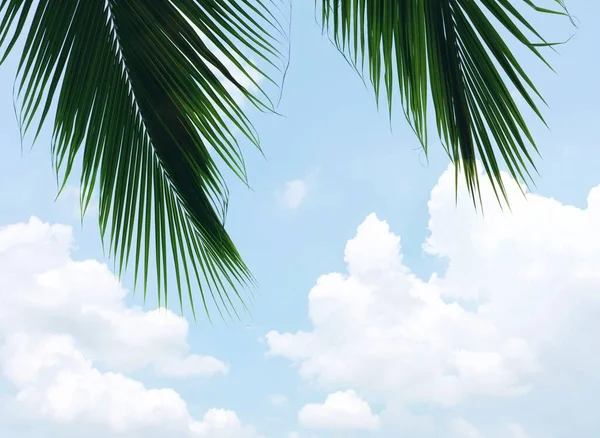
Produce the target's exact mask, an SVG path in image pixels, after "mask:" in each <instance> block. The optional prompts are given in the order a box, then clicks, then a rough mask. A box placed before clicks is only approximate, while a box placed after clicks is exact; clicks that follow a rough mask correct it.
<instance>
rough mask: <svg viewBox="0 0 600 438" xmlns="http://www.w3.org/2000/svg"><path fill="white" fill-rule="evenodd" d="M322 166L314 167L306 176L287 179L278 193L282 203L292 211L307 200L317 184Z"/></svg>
mask: <svg viewBox="0 0 600 438" xmlns="http://www.w3.org/2000/svg"><path fill="white" fill-rule="evenodd" d="M319 172H320V167H319V166H316V167H314V168H313V169H312V170H311V171H310V172H309V173H308V174H307V175H306V176H305V177H303V178H298V179H294V180H291V181H287V182H286V183H285V184H284V186H283V188H282V189H279V190H277V192H276V195H277V197H278V198H279V201H280V202H281V204H282V205H283V206H284V207H285V208H287V209H288V210H291V211H296V210H298V208H300V206H301V205H302V203H303V202H304V201H305V200H306V198H307V197H308V195H309V194H310V192H311V191H312V190H313V188H314V186H315V184H316V178H317V175H318V173H319Z"/></svg>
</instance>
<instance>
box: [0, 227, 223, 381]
mask: <svg viewBox="0 0 600 438" xmlns="http://www.w3.org/2000/svg"><path fill="white" fill-rule="evenodd" d="M72 244H73V242H72V232H71V228H69V227H66V226H63V225H50V224H47V223H43V222H41V221H40V220H39V219H36V218H32V219H31V220H30V221H29V222H28V223H21V224H15V225H9V226H6V227H4V228H2V229H0V278H2V279H3V285H2V288H1V289H0V300H1V302H2V305H1V306H0V333H3V334H5V335H10V334H13V333H18V332H25V333H31V334H35V335H41V334H46V333H58V334H65V335H68V336H70V337H71V338H72V339H73V342H74V343H75V345H76V346H77V348H78V349H80V350H81V351H83V352H84V354H85V355H86V357H89V358H90V359H91V360H94V361H97V362H99V363H101V364H104V365H106V366H109V367H114V368H118V369H121V370H125V371H132V370H136V369H140V368H144V367H148V366H150V367H152V368H153V369H154V370H155V371H156V372H158V373H161V374H164V375H168V376H176V377H185V376H193V375H197V376H210V375H213V374H217V373H225V372H226V371H227V365H226V364H225V363H223V362H221V361H220V360H218V359H216V358H214V357H212V356H201V355H197V354H191V353H190V352H189V345H188V342H187V336H188V332H189V325H188V323H187V322H186V321H185V320H184V319H182V318H180V317H179V316H177V315H175V314H174V313H172V312H170V311H165V310H154V311H143V310H142V309H140V308H136V307H128V306H126V305H125V304H124V302H123V299H124V298H125V295H126V293H127V291H126V290H125V289H124V288H123V287H122V286H121V285H120V283H119V282H118V281H117V279H116V278H115V276H114V275H113V274H112V273H111V272H110V271H109V269H108V267H107V266H106V265H104V264H102V263H99V262H97V261H95V260H85V261H75V260H72V259H71V258H70V254H69V253H70V249H71V246H72ZM132 352H135V354H132Z"/></svg>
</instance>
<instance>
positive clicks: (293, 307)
mask: <svg viewBox="0 0 600 438" xmlns="http://www.w3.org/2000/svg"><path fill="white" fill-rule="evenodd" d="M548 3H551V2H548ZM568 6H569V9H570V12H571V13H572V15H573V16H574V17H575V18H576V19H577V21H578V22H579V24H580V26H579V29H578V30H577V31H576V35H575V37H574V38H573V39H572V40H571V41H570V42H569V43H568V44H567V45H565V46H562V47H559V48H558V52H559V53H558V54H555V53H551V52H548V59H549V60H550V61H551V63H552V65H553V67H554V68H555V70H556V72H557V73H556V74H554V73H552V72H551V71H549V70H548V69H545V68H544V67H543V66H542V65H541V63H539V62H537V61H535V60H534V59H532V58H531V57H525V58H524V59H526V60H527V61H526V62H525V67H527V71H529V72H531V75H532V78H533V79H534V81H535V83H536V84H538V86H539V88H540V90H541V91H542V92H543V94H544V96H545V97H546V100H547V102H548V104H549V108H548V109H545V111H544V113H545V115H546V117H547V121H548V124H549V125H550V128H551V129H550V130H547V129H546V128H544V127H543V126H542V125H541V123H539V122H538V121H536V120H535V119H534V118H533V117H529V120H531V123H532V125H531V129H532V131H533V132H534V135H535V138H536V139H537V141H538V144H539V146H540V150H541V153H542V156H543V158H542V159H539V160H538V164H539V171H540V176H539V177H537V178H536V182H537V188H534V189H533V191H534V192H535V193H539V194H541V195H543V196H546V197H551V198H555V199H557V200H559V201H560V202H561V203H567V204H573V205H575V206H577V207H585V202H586V197H587V195H588V193H589V191H590V189H591V188H592V187H594V186H596V185H598V184H600V152H599V150H598V145H600V134H599V133H598V129H597V127H598V124H599V123H600V109H599V105H598V102H599V100H600V86H599V85H598V80H597V78H598V77H600V61H599V59H600V58H599V55H598V49H597V45H598V41H600V30H599V28H598V26H597V23H596V20H595V18H596V17H598V16H600V5H599V4H598V2H594V1H585V0H568ZM540 28H541V30H542V31H543V34H544V35H547V36H548V38H549V39H554V40H564V39H566V38H567V37H568V36H569V35H570V34H571V33H572V32H573V31H574V29H572V28H570V27H569V25H568V23H566V22H565V21H564V20H563V21H560V20H554V19H552V18H550V19H545V20H543V21H541V22H540ZM291 43H292V52H291V53H292V55H291V56H292V57H291V65H290V69H289V73H288V76H287V82H286V85H285V92H284V95H283V100H282V102H281V105H280V108H279V111H280V112H281V113H282V114H284V115H285V118H281V117H277V116H272V115H261V114H258V115H254V116H253V121H254V123H255V126H256V128H257V129H258V131H259V133H260V135H261V140H262V145H263V148H264V152H265V155H266V157H267V159H266V160H265V159H263V157H262V156H261V155H260V154H259V153H257V152H255V151H253V150H251V149H250V148H247V151H246V159H247V164H248V171H249V175H250V183H251V185H252V188H253V191H248V190H246V189H245V188H244V187H243V186H242V185H241V184H239V183H236V182H233V184H232V185H231V186H230V188H231V189H232V199H231V206H230V212H229V216H228V226H229V230H230V232H231V234H232V236H233V237H234V241H235V242H236V243H237V245H238V248H239V249H240V251H241V252H242V254H243V255H244V256H245V259H246V261H247V263H248V264H249V266H250V267H251V268H252V270H253V272H254V274H255V276H256V277H257V279H258V281H259V283H260V289H259V293H258V295H257V299H256V302H255V304H254V307H253V308H252V320H248V324H249V325H251V327H244V325H243V324H235V323H233V324H229V325H228V326H226V325H225V324H224V323H222V322H220V321H218V320H217V321H216V322H215V323H214V324H213V325H209V324H208V323H206V322H205V321H204V319H203V318H200V320H199V322H198V323H196V324H194V323H192V326H191V335H190V339H191V346H192V350H194V351H197V352H198V353H202V354H210V355H213V356H215V357H217V358H219V359H221V360H223V361H225V362H227V363H228V364H229V365H230V371H229V374H228V375H226V376H216V377H213V378H210V379H205V378H193V377H192V378H189V379H183V380H181V381H172V380H168V379H164V378H162V379H161V378H158V377H156V376H153V375H151V374H150V373H138V374H135V376H137V377H139V378H140V379H143V380H144V382H145V383H146V385H147V386H151V387H153V386H157V387H160V386H168V387H173V388H174V389H176V390H177V391H178V392H179V393H180V394H181V396H182V397H183V398H184V399H185V400H186V401H187V402H188V404H189V407H190V410H191V412H192V414H194V415H196V416H198V417H201V416H202V415H203V413H204V412H205V411H206V410H208V409H210V408H212V407H223V408H227V409H232V410H235V411H236V412H237V414H238V416H239V417H240V418H241V419H242V421H243V422H244V423H247V424H251V425H253V426H254V427H255V428H256V429H257V430H258V431H259V432H260V433H261V434H263V435H264V436H266V437H272V438H274V437H286V436H288V434H289V433H290V432H291V431H293V430H297V431H300V432H302V428H301V426H300V425H298V420H297V412H298V410H299V409H300V408H301V407H302V406H304V405H305V404H306V403H312V402H315V403H316V402H319V403H321V402H322V401H323V400H324V398H325V396H326V395H327V392H326V391H324V390H322V389H320V388H318V387H315V386H314V385H311V384H310V383H307V382H306V381H304V380H303V379H302V378H300V377H299V375H298V372H297V370H296V369H295V368H294V367H292V366H291V365H290V362H289V361H288V360H286V359H283V358H278V357H275V358H268V357H266V356H265V354H266V352H267V346H266V344H265V342H264V341H262V342H261V341H260V339H261V338H262V337H263V336H264V335H265V334H266V333H267V332H268V331H270V330H277V331H279V332H282V333H284V332H295V331H297V330H301V329H304V330H309V329H310V327H311V326H310V323H309V321H308V319H307V302H308V301H307V294H308V292H309V291H310V289H311V288H312V287H313V285H314V284H315V281H316V279H317V278H318V277H319V276H320V275H322V274H326V273H329V272H344V271H345V266H344V261H343V250H344V246H345V244H346V242H347V241H348V240H349V239H350V238H352V237H353V236H354V235H355V233H356V228H357V226H358V225H359V224H361V223H362V222H363V220H364V219H365V217H366V216H367V215H368V214H370V213H372V212H375V213H376V214H377V216H378V217H379V218H380V219H385V220H386V221H387V222H388V223H389V224H390V227H391V230H392V231H393V232H395V233H397V234H400V235H401V236H402V246H403V253H404V256H405V258H404V261H405V263H406V264H407V265H408V266H409V267H410V268H411V269H412V270H413V271H414V272H415V273H416V274H418V275H419V276H421V277H422V278H424V279H425V278H427V276H428V275H429V274H430V273H431V272H433V271H434V270H438V271H440V272H443V266H444V265H443V263H442V262H441V261H439V260H437V259H435V258H434V257H432V256H426V255H423V253H422V251H421V245H422V243H423V242H424V240H425V238H426V237H427V235H428V230H427V221H428V218H429V214H428V211H427V201H428V199H429V197H430V192H431V190H432V188H433V186H434V185H435V184H436V182H437V180H438V178H439V177H440V175H441V173H442V172H443V171H444V170H445V169H446V167H447V165H448V161H447V157H446V156H445V155H444V154H443V153H442V150H441V148H440V147H439V146H438V143H437V141H436V137H435V136H431V145H430V146H431V149H430V150H431V152H430V156H429V161H428V162H426V160H425V159H424V157H423V154H422V153H421V152H420V151H419V149H418V147H419V144H418V142H417V140H416V138H415V137H414V136H413V134H412V132H411V131H410V129H409V127H408V126H407V125H406V124H405V123H404V121H403V119H402V117H401V116H400V114H397V115H396V117H395V120H394V123H393V131H394V132H393V134H392V133H391V132H390V127H389V123H388V119H387V115H386V114H385V113H380V114H378V112H377V111H376V107H375V102H374V98H373V96H372V92H371V90H365V88H364V87H363V85H362V83H361V81H360V79H359V78H358V77H357V75H356V73H355V72H353V71H352V70H351V69H350V68H349V67H348V65H347V64H346V63H345V61H344V60H343V59H342V58H341V57H340V56H339V54H338V53H337V51H336V50H335V49H334V48H333V47H332V45H331V44H330V43H329V42H328V41H327V39H326V38H324V37H323V36H322V35H321V33H320V29H319V27H318V26H317V24H316V23H315V21H314V5H313V2H310V1H308V2H300V1H297V2H294V11H293V31H292V37H291ZM14 71H15V60H14V58H13V59H10V60H9V61H8V62H7V63H6V65H4V66H2V68H1V70H0V120H2V141H1V145H2V146H1V147H2V148H3V155H2V156H3V160H2V161H1V162H0V205H1V207H0V225H1V226H3V225H8V224H13V223H17V222H23V221H26V220H28V218H29V217H30V216H32V215H35V216H37V217H39V218H40V219H42V220H43V221H48V222H51V223H63V224H71V225H73V227H74V233H75V239H76V244H77V248H76V250H75V252H74V255H73V257H74V258H76V259H84V258H94V259H99V260H102V252H101V246H100V242H99V237H98V231H97V226H96V223H95V222H94V220H93V218H88V219H87V220H86V221H85V223H84V226H83V228H81V227H80V225H79V222H78V218H77V215H76V213H75V212H74V208H76V205H75V203H74V202H73V200H72V199H71V200H69V199H67V198H65V199H63V200H60V201H59V202H57V203H55V202H54V196H55V194H56V186H55V182H54V176H53V173H52V168H51V162H50V152H49V142H48V137H47V136H46V137H45V138H44V137H43V136H42V138H41V139H40V140H39V141H38V143H37V144H36V145H35V147H34V148H33V150H32V151H31V152H30V151H29V150H28V144H27V143H26V144H25V150H24V154H23V156H22V157H21V152H20V147H19V137H18V130H17V125H16V122H15V119H14V114H13V108H12V83H13V78H14ZM309 175H312V176H311V184H310V188H309V192H308V195H307V196H306V199H305V200H304V201H303V202H302V204H301V205H300V206H299V208H298V209H297V211H290V210H288V209H286V208H284V207H283V206H282V204H281V202H279V200H278V196H277V193H278V191H281V190H283V188H284V186H285V183H286V182H288V181H290V180H295V179H305V178H307V177H308V176H309ZM125 285H126V286H127V287H130V286H131V279H130V278H129V277H126V278H125ZM0 287H2V286H1V284H0ZM173 297H175V296H173ZM128 299H129V300H131V302H135V303H138V304H141V295H137V296H135V297H133V298H128ZM152 301H153V300H150V302H149V303H152ZM148 307H151V306H150V304H148ZM597 346H600V343H599V344H597ZM580 383H582V382H580ZM593 385H596V386H595V387H596V388H598V389H600V386H599V385H598V382H597V381H596V382H591V383H590V386H593ZM584 386H587V385H584ZM5 388H8V387H7V386H5ZM578 388H579V389H581V390H579V389H578ZM270 394H283V395H285V396H286V397H287V398H288V399H289V402H288V403H287V404H285V405H283V406H274V405H273V404H272V403H270V402H269V395H270ZM596 394H597V393H596ZM596 394H594V393H592V392H590V387H583V388H581V387H578V386H577V385H574V384H573V385H563V386H561V385H560V384H558V383H557V386H556V387H552V386H551V385H549V386H545V387H543V388H538V389H536V390H534V391H533V392H531V393H530V394H528V395H526V396H523V397H519V398H510V399H502V398H500V399H492V398H490V399H483V400H479V399H478V400H475V401H468V402H466V403H463V404H461V405H459V406H458V407H456V408H453V409H450V410H445V409H441V408H428V407H423V406H421V407H420V408H419V409H425V410H429V409H432V412H433V415H434V418H435V421H439V422H440V424H443V422H444V421H446V419H447V418H450V417H454V416H464V417H465V418H468V420H469V421H471V422H473V423H476V424H477V425H478V426H481V427H482V428H483V429H485V428H487V427H488V426H489V427H492V428H493V427H494V425H495V424H499V423H503V422H507V421H518V422H519V423H520V424H521V425H523V426H524V427H525V428H526V429H527V430H528V431H529V433H530V435H531V436H532V437H535V438H537V437H539V438H545V437H577V438H588V437H589V438H591V437H596V436H598V435H599V434H600V422H599V420H598V415H597V409H596V407H595V406H597V405H598V399H597V395H596ZM371 407H372V409H373V410H374V411H379V410H381V409H382V408H383V405H382V404H381V403H380V402H377V401H374V402H373V403H371ZM1 430H2V429H1V426H0V431H1ZM9 430H16V429H9ZM19 430H21V431H22V433H25V432H26V431H27V435H29V433H33V432H32V431H31V430H30V429H28V428H24V429H20V428H19ZM440 430H441V431H443V430H444V429H443V428H442V429H440ZM399 432H400V431H399V430H395V431H394V430H382V431H381V432H379V433H380V434H381V435H378V433H376V432H368V433H366V434H365V435H364V436H370V435H373V436H385V437H396V436H403V435H401V434H400V433H399ZM441 433H442V432H440V434H439V435H438V434H434V436H446V435H443V434H441ZM444 433H446V432H444ZM0 435H3V434H2V433H1V432H0ZM7 436H11V435H10V434H9V435H7ZM15 436H26V435H15ZM40 436H42V435H40ZM56 436H62V435H56ZM307 436H310V435H307ZM315 436H319V437H328V436H335V435H330V434H329V432H322V433H321V432H316V435H315ZM339 436H348V435H344V434H342V435H339ZM356 436H359V435H356ZM360 436H363V435H360ZM448 436H450V435H448ZM515 436H516V435H515ZM407 438H419V437H418V435H414V436H410V437H408V436H407Z"/></svg>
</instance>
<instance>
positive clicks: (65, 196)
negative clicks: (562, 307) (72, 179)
mask: <svg viewBox="0 0 600 438" xmlns="http://www.w3.org/2000/svg"><path fill="white" fill-rule="evenodd" d="M58 202H59V203H60V204H61V206H62V207H63V208H64V210H65V213H66V214H67V215H68V216H69V217H72V218H75V219H81V189H80V188H79V187H77V186H72V185H67V186H66V187H65V188H64V189H63V191H62V193H61V194H60V196H59V198H58ZM97 216H98V199H97V194H96V193H94V194H92V198H91V199H90V203H89V204H88V207H87V210H86V212H85V218H87V219H90V218H92V219H95V218H97Z"/></svg>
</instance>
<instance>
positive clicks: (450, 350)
mask: <svg viewBox="0 0 600 438" xmlns="http://www.w3.org/2000/svg"><path fill="white" fill-rule="evenodd" d="M485 178H486V177H482V183H484V180H485ZM505 179H506V184H507V187H508V190H509V198H510V199H511V200H512V202H511V207H512V213H510V212H508V211H504V212H502V211H501V210H500V209H499V208H498V207H497V204H496V199H495V196H494V194H493V192H492V191H491V189H490V187H489V186H487V185H485V183H484V184H483V187H482V190H483V193H482V197H483V200H484V205H485V207H486V209H485V217H484V218H483V219H482V217H481V215H480V214H477V213H476V212H475V211H474V210H473V207H472V204H470V200H469V199H468V195H467V194H466V193H465V190H464V188H461V192H460V193H459V200H461V202H459V205H458V207H456V206H455V201H454V200H455V198H454V171H453V169H452V168H450V169H448V171H446V172H445V173H444V174H443V175H442V176H441V178H440V180H439V182H438V184H437V185H436V187H435V188H434V189H433V191H432V194H431V200H430V202H429V212H430V221H429V228H430V231H431V235H430V237H429V238H428V239H427V242H426V245H425V249H426V252H428V253H429V254H432V255H437V256H439V257H442V258H444V259H445V260H447V262H448V268H447V271H446V272H445V273H444V274H443V275H442V276H439V275H437V274H435V275H433V276H431V278H429V279H428V280H426V281H425V280H422V279H420V278H418V277H417V276H416V275H414V274H413V273H412V272H411V271H410V269H409V268H408V267H407V266H406V265H405V264H404V262H403V258H402V252H401V246H400V237H398V236H397V235H395V234H393V233H392V232H391V231H390V229H389V226H388V224H387V223H386V222H384V221H381V220H379V219H378V218H377V217H376V216H375V215H374V214H373V215H370V216H368V217H367V218H366V220H365V221H364V222H363V223H362V225H360V227H359V228H358V231H357V234H356V236H355V237H354V238H353V239H351V240H350V241H349V242H348V244H347V246H346V250H345V262H346V265H347V269H348V274H347V275H343V274H339V273H331V274H327V275H323V276H321V277H320V278H319V279H318V280H317V282H316V285H315V286H314V287H313V289H312V290H311V291H310V293H309V318H310V321H311V323H312V327H313V328H312V329H311V330H309V331H299V332H297V333H280V332H277V331H271V332H269V333H267V335H266V340H267V343H268V346H269V353H270V354H271V355H278V356H283V357H287V358H288V359H290V360H291V361H293V362H295V363H296V364H297V365H298V366H299V372H300V374H301V376H302V377H303V378H305V379H307V380H309V381H311V382H313V383H316V384H317V385H319V386H321V387H324V388H326V389H328V390H336V389H343V388H347V387H352V388H355V389H356V390H358V391H360V392H361V393H363V392H365V393H369V394H371V395H372V396H374V397H379V398H380V399H382V400H384V401H387V402H388V403H392V402H394V403H398V402H400V403H405V404H410V403H418V402H427V403H430V402H433V403H435V404H438V405H440V406H451V405H455V404H457V403H460V402H461V401H463V400H466V399H469V398H471V397H473V396H478V395H486V396H494V397H511V396H519V395H522V394H525V393H527V392H528V391H530V390H531V389H532V388H533V385H534V384H535V382H536V381H537V380H536V379H538V378H542V377H543V376H545V378H550V377H548V376H552V373H553V372H554V373H555V372H560V370H562V369H564V367H568V366H571V365H570V364H572V363H574V362H573V361H577V363H579V364H580V365H579V368H578V372H584V371H583V370H587V371H586V372H588V373H596V369H597V366H598V364H599V363H600V356H599V355H598V354H597V353H596V350H597V349H595V348H593V345H594V342H595V339H594V334H593V333H595V332H597V330H598V329H600V325H599V323H598V322H597V321H598V319H597V315H598V313H599V312H600V293H599V292H598V291H599V290H600V288H599V286H600V233H598V232H597V224H598V223H600V187H597V188H595V189H593V190H592V191H591V192H590V195H589V197H588V206H587V208H585V209H579V208H575V207H572V206H568V205H562V204H560V203H559V202H557V201H555V200H552V199H548V198H545V197H542V196H538V195H531V194H530V195H528V200H525V199H524V198H523V197H522V196H521V194H520V192H519V190H518V187H517V186H516V185H515V184H514V183H513V182H511V181H510V179H509V178H508V176H506V175H505ZM566 358H568V359H566ZM541 371H544V372H543V373H541Z"/></svg>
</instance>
